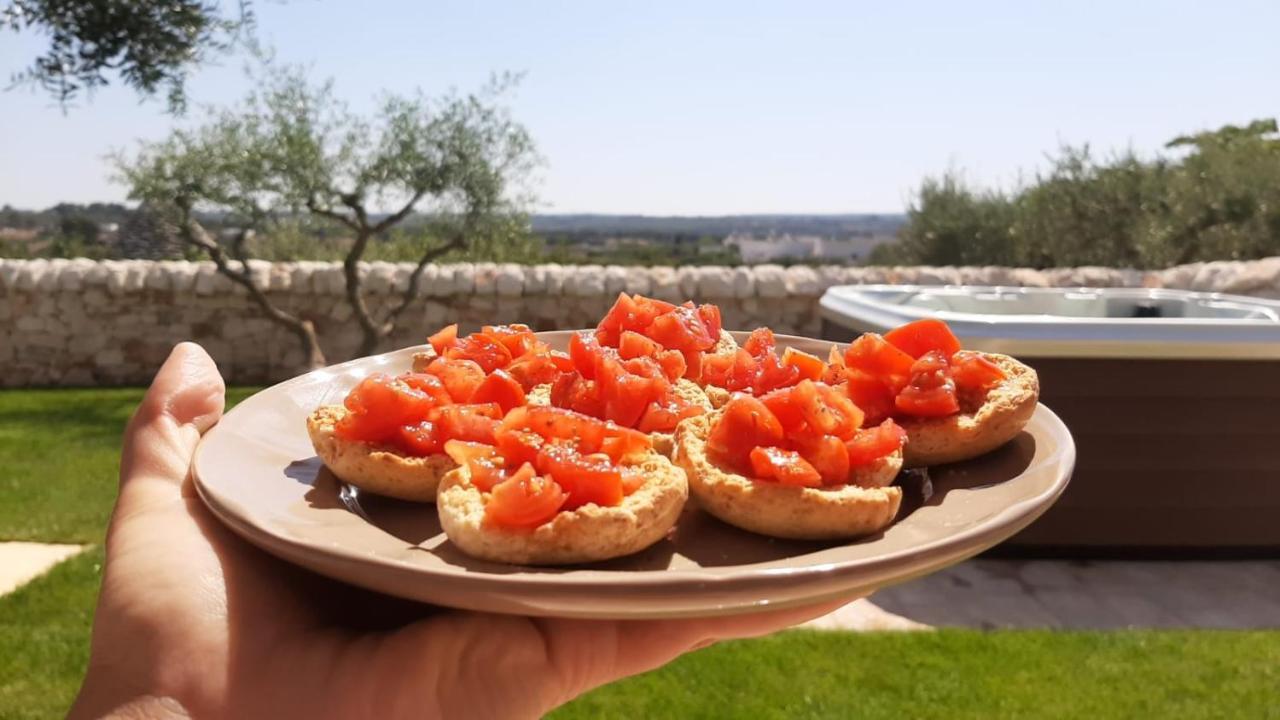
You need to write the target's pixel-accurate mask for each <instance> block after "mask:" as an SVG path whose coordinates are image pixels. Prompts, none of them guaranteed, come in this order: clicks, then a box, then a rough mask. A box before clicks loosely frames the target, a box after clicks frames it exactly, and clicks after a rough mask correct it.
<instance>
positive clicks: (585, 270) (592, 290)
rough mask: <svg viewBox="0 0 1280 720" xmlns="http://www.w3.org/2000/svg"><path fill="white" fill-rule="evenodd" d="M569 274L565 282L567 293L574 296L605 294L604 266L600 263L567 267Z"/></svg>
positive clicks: (566, 270)
mask: <svg viewBox="0 0 1280 720" xmlns="http://www.w3.org/2000/svg"><path fill="white" fill-rule="evenodd" d="M565 273H566V274H567V275H568V279H566V281H565V284H564V290H565V294H566V295H571V296H574V297H602V296H604V268H603V267H601V266H599V265H579V266H578V267H573V268H565Z"/></svg>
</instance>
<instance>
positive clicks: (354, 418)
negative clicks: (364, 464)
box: [334, 374, 436, 443]
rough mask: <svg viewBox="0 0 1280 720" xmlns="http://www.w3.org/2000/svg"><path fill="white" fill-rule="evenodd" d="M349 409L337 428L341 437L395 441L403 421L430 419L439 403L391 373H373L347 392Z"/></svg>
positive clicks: (372, 441) (403, 423) (359, 440)
mask: <svg viewBox="0 0 1280 720" xmlns="http://www.w3.org/2000/svg"><path fill="white" fill-rule="evenodd" d="M344 405H345V406H346V408H347V410H348V412H347V414H346V415H345V416H344V417H343V418H342V419H341V420H339V421H338V423H337V427H335V428H334V430H335V432H336V433H337V435H338V437H341V438H344V439H346V440H354V441H357V442H368V443H382V442H391V441H393V440H395V439H396V438H397V437H398V435H399V429H400V427H401V426H403V425H410V424H415V423H418V422H421V421H422V420H425V419H427V416H428V415H429V414H430V413H431V411H432V410H433V409H434V408H435V406H436V403H435V401H434V400H432V398H431V396H429V395H427V394H426V393H424V392H422V391H420V390H415V389H414V388H411V387H409V386H408V385H406V384H404V383H403V382H400V381H399V380H397V379H395V378H393V377H391V376H389V375H381V374H377V375H370V376H369V377H367V378H365V379H364V380H362V381H360V384H359V385H356V387H355V388H354V389H352V391H351V392H350V393H349V394H348V395H347V397H346V399H345V401H344Z"/></svg>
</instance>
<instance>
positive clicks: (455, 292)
mask: <svg viewBox="0 0 1280 720" xmlns="http://www.w3.org/2000/svg"><path fill="white" fill-rule="evenodd" d="M252 270H253V272H254V274H255V276H256V277H257V280H258V282H259V283H260V284H261V285H262V286H264V287H266V288H268V295H269V297H270V298H271V299H272V301H273V302H275V303H277V304H279V305H280V306H281V307H283V308H284V309H286V310H288V311H290V312H293V313H296V314H299V315H301V316H303V317H306V318H309V319H311V320H312V321H313V322H314V323H315V324H316V327H317V330H318V332H319V335H320V339H321V344H322V345H323V347H324V350H325V353H326V354H327V355H328V357H329V359H330V360H331V361H337V360H341V359H345V358H347V357H350V356H351V354H352V353H353V352H354V349H355V347H356V346H357V343H358V340H359V333H358V330H357V328H356V326H355V323H354V322H353V321H352V319H351V310H350V308H349V307H348V306H347V304H346V301H345V300H344V298H343V280H342V268H341V266H339V265H337V264H334V263H318V262H298V263H276V264H271V263H267V262H259V263H256V264H254V265H253V267H252ZM411 270H412V266H410V265H396V264H392V263H370V264H369V265H367V266H365V267H364V272H365V276H366V287H367V293H368V298H369V303H370V305H371V306H372V307H374V308H375V309H380V308H381V307H383V306H384V304H385V303H389V302H392V301H393V300H394V299H395V298H396V292H397V291H398V290H401V289H403V288H405V287H407V284H408V278H409V273H410V272H411ZM871 283H902V284H924V285H945V284H972V285H1022V286H1059V287H1078V286H1092V287H1143V286H1146V287H1170V288H1183V289H1191V290H1205V291H1215V292H1227V293H1237V294H1243V295H1256V296H1261V297H1272V298H1276V297H1280V257H1276V258H1269V259H1266V260H1260V261H1256V262H1215V263H1200V264H1195V265H1186V266H1180V267H1175V268H1171V269H1168V270H1162V271H1154V272H1143V271H1138V270H1116V269H1110V268H1099V267H1082V268H1065V269H1056V270H1046V271H1036V270H1030V269H1026V268H1003V267H964V268H932V267H876V268H852V267H819V268H809V267H792V268H782V267H779V266H776V265H760V266H755V267H750V268H745V267H743V268H722V267H681V268H664V267H659V268H625V267H616V266H609V267H601V266H598V265H586V266H559V265H534V266H519V265H494V264H483V263H482V264H470V263H463V264H457V265H439V266H431V267H428V268H427V270H426V274H425V277H424V278H423V282H422V285H421V292H420V293H419V294H420V297H419V298H418V300H417V301H416V302H415V304H414V305H413V306H412V308H411V309H410V311H409V312H406V313H405V315H404V316H403V319H402V323H401V328H400V330H399V331H398V332H397V333H396V334H395V335H394V336H393V337H392V338H390V339H389V340H388V341H387V342H386V347H387V348H388V349H389V348H394V347H402V346H405V345H410V344H415V343H419V342H421V341H422V339H423V338H424V337H425V336H426V335H427V334H429V333H430V332H433V331H434V330H436V329H437V328H439V327H440V326H441V325H444V324H446V323H449V322H461V323H462V325H463V329H464V330H470V329H475V328H477V327H479V326H480V325H481V324H486V323H505V322H525V323H528V324H529V325H531V326H533V327H534V328H535V329H537V330H554V329H566V328H580V327H586V326H589V325H592V324H594V323H595V322H596V320H597V319H598V318H599V317H600V316H601V315H602V314H603V313H604V311H605V310H606V309H607V308H608V307H609V305H610V304H611V303H612V302H613V299H614V298H615V297H616V296H617V294H618V293H619V292H620V291H626V292H632V293H643V294H646V295H652V296H655V297H659V298H662V299H666V300H685V299H694V300H698V301H700V302H714V303H717V304H718V305H720V307H721V309H722V311H723V314H724V322H725V326H726V327H729V328H733V329H750V328H753V327H757V326H759V325H768V326H770V327H772V328H774V329H775V330H777V331H778V332H785V333H794V334H799V335H806V334H808V335H812V334H816V333H817V332H818V329H819V317H818V303H817V300H818V298H819V297H820V296H821V295H822V292H823V291H824V290H825V289H826V288H828V287H830V286H832V285H846V284H871ZM0 329H2V334H0V386H8V387H21V386H39V385H95V384H106V385H113V384H143V383H146V382H147V381H148V380H149V379H150V377H151V375H152V373H154V372H155V369H156V368H157V367H158V366H159V364H160V362H161V361H162V360H163V359H164V357H165V356H166V354H167V353H168V351H169V349H170V348H171V347H172V346H173V344H174V343H176V342H178V341H181V340H195V341H196V342H199V343H201V344H202V345H204V346H205V347H206V348H207V349H208V350H209V352H210V353H211V354H212V355H213V357H214V358H215V359H216V360H217V361H218V364H219V366H220V367H221V368H222V370H223V372H224V374H225V375H226V376H227V378H228V380H229V381H230V382H235V383H262V382H268V381H274V380H279V379H282V378H285V377H289V376H291V375H294V374H296V373H297V372H299V371H301V370H302V369H303V367H302V352H301V350H300V349H299V347H298V343H297V341H296V339H295V338H294V336H293V335H291V334H290V333H289V332H288V331H286V330H285V329H283V328H281V327H279V326H277V325H275V324H273V323H271V322H270V321H269V320H267V319H265V318H264V317H263V316H262V315H261V314H260V313H259V312H258V309H257V307H256V306H255V305H254V304H253V302H252V300H251V299H250V298H249V296H248V295H247V294H246V293H245V292H244V290H243V289H242V288H239V287H238V286H236V285H234V284H233V283H232V282H230V281H229V280H227V279H226V278H224V277H222V276H221V275H219V274H218V273H217V272H216V271H215V270H214V268H213V265H212V264H211V263H187V262H168V261H164V262H151V261H119V262H114V261H106V262H93V261H90V260H83V259H77V260H51V261H50V260H31V261H19V260H0Z"/></svg>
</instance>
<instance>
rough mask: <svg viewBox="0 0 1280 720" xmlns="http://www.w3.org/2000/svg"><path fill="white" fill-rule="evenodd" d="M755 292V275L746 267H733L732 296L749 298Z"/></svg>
mask: <svg viewBox="0 0 1280 720" xmlns="http://www.w3.org/2000/svg"><path fill="white" fill-rule="evenodd" d="M755 294H756V276H755V273H753V272H751V268H748V267H736V268H734V269H733V296H734V297H736V298H749V297H753V296H754V295H755Z"/></svg>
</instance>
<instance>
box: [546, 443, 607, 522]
mask: <svg viewBox="0 0 1280 720" xmlns="http://www.w3.org/2000/svg"><path fill="white" fill-rule="evenodd" d="M536 465H537V469H538V472H540V473H542V474H543V475H547V476H549V477H551V478H552V479H554V480H555V481H556V483H557V484H559V485H560V487H562V488H564V491H565V492H566V493H567V494H568V499H567V500H566V502H565V503H564V509H566V510H574V509H576V508H580V507H582V506H583V505H586V504H587V503H596V504H597V505H601V506H604V507H611V506H614V505H617V504H618V503H620V502H622V498H623V491H622V471H621V469H619V468H618V467H617V466H615V465H614V464H613V462H612V461H611V460H610V459H609V456H608V455H604V454H597V453H593V454H586V455H584V454H582V453H580V452H578V451H577V450H575V449H573V447H571V446H569V445H566V444H562V443H549V444H547V445H544V446H543V448H542V450H541V451H540V452H539V453H538V461H537V464H536Z"/></svg>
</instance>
